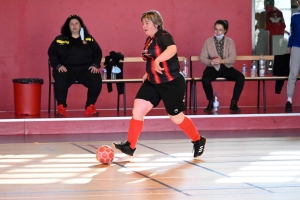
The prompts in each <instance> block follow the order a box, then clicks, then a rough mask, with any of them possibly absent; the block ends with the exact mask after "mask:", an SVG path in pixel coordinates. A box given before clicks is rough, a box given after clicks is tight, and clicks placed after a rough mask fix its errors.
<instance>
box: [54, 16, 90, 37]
mask: <svg viewBox="0 0 300 200" xmlns="http://www.w3.org/2000/svg"><path fill="white" fill-rule="evenodd" d="M72 19H77V20H78V21H79V23H80V26H81V27H82V28H83V30H84V35H85V36H86V35H89V34H90V33H89V31H88V29H87V28H86V26H85V25H84V23H83V21H82V19H81V17H79V16H78V15H70V16H69V17H68V18H67V20H66V21H65V23H64V25H63V26H62V27H61V31H60V32H61V34H62V35H64V36H67V37H70V36H71V35H72V33H71V30H70V26H69V24H70V21H71V20H72Z"/></svg>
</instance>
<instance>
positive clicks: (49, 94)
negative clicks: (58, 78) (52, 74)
mask: <svg viewBox="0 0 300 200" xmlns="http://www.w3.org/2000/svg"><path fill="white" fill-rule="evenodd" d="M51 89H52V88H51V83H49V91H48V113H50V104H51Z"/></svg>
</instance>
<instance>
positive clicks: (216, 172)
mask: <svg viewBox="0 0 300 200" xmlns="http://www.w3.org/2000/svg"><path fill="white" fill-rule="evenodd" d="M138 144H139V145H141V146H143V147H145V148H148V149H151V150H153V151H156V152H159V153H161V154H164V155H166V156H169V157H172V158H178V157H176V156H172V155H170V154H168V153H165V152H163V151H160V150H157V149H154V148H152V147H149V146H147V145H144V144H141V143H138ZM182 161H184V162H185V163H188V164H191V165H194V166H197V167H200V168H202V169H205V170H207V171H210V172H213V173H215V174H219V175H221V176H224V177H226V178H232V177H231V176H228V175H226V174H223V173H221V172H218V171H215V170H212V169H209V168H207V167H203V166H200V165H198V164H195V163H192V162H189V161H186V160H182ZM242 183H244V184H246V185H248V186H251V187H254V188H257V189H260V190H264V191H267V192H268V193H274V192H273V191H271V190H267V189H265V188H262V187H259V186H256V185H253V184H251V183H247V182H242Z"/></svg>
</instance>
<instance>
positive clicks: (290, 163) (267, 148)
mask: <svg viewBox="0 0 300 200" xmlns="http://www.w3.org/2000/svg"><path fill="white" fill-rule="evenodd" d="M299 132H300V130H299V129H298V130H297V129H291V130H288V129H286V130H270V131H268V130H263V131H259V130H257V131H253V130H252V131H203V132H202V134H203V135H205V136H206V137H207V138H208V140H207V144H206V148H205V152H204V154H203V155H202V156H201V157H199V158H197V159H194V158H193V157H192V143H191V142H190V141H189V140H188V139H187V138H186V136H185V135H184V134H183V133H182V132H166V133H162V132H157V133H152V134H151V133H142V135H141V138H140V140H139V143H138V145H137V150H136V152H135V154H134V156H133V157H130V156H126V155H124V154H121V153H120V152H117V151H115V159H114V161H113V163H111V164H109V165H103V164H100V163H99V162H98V161H97V160H96V158H95V152H96V149H97V147H99V146H101V145H110V146H111V143H112V142H116V141H121V140H124V139H126V133H116V134H113V133H110V134H104V133H103V134H90V135H88V134H86V135H84V136H80V135H78V134H77V135H76V134H75V135H70V134H68V135H27V136H0V141H1V142H0V199H18V200H21V199H56V200H59V199H63V200H67V199H75V200H76V199H78V200H79V199H80V200H82V199H84V200H89V199H97V200H99V199H130V200H134V199H139V200H144V199H151V200H153V199H156V200H162V199H179V200H182V199H185V198H186V199H205V200H206V199H209V200H215V199H217V200H218V199H222V200H224V199H231V200H234V199H238V200H241V199H243V200H245V199H251V200H253V199H255V200H256V199H268V200H272V199H289V200H294V199H295V200H296V199H299V198H300V136H299ZM171 138H172V139H171Z"/></svg>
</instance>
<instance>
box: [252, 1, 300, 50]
mask: <svg viewBox="0 0 300 200" xmlns="http://www.w3.org/2000/svg"><path fill="white" fill-rule="evenodd" d="M252 5H253V9H252V10H253V19H254V20H253V22H254V23H253V28H252V30H253V31H252V34H253V35H252V36H253V37H252V49H253V55H262V54H263V55H282V54H285V53H287V42H288V37H289V34H290V20H291V15H292V13H294V12H299V11H298V3H297V0H253V4H252Z"/></svg>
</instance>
